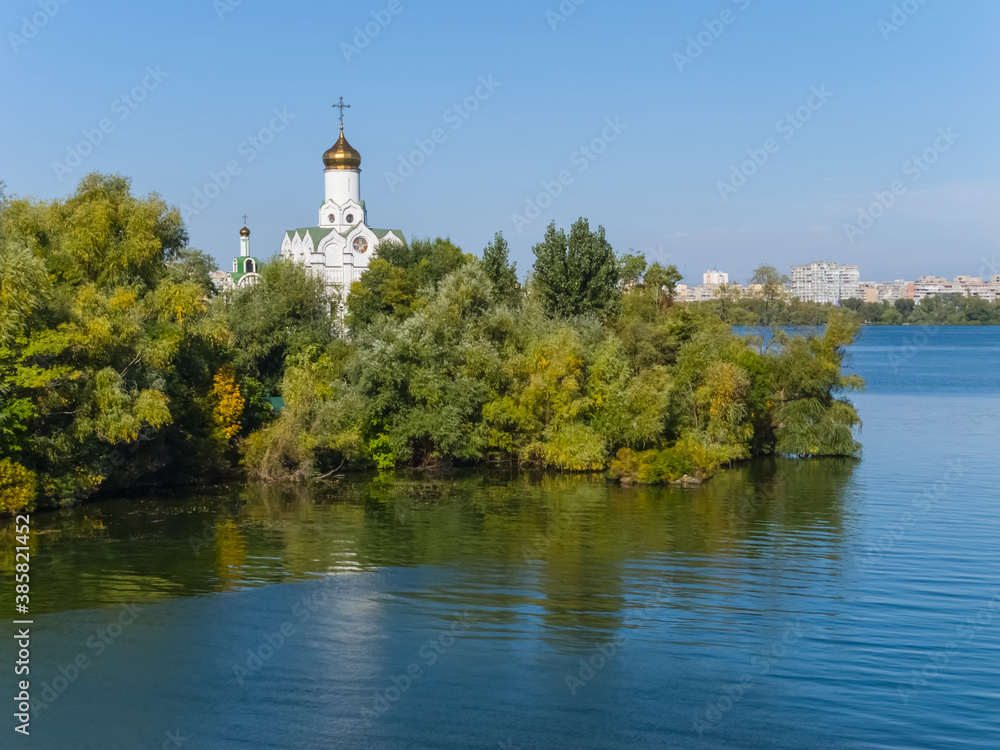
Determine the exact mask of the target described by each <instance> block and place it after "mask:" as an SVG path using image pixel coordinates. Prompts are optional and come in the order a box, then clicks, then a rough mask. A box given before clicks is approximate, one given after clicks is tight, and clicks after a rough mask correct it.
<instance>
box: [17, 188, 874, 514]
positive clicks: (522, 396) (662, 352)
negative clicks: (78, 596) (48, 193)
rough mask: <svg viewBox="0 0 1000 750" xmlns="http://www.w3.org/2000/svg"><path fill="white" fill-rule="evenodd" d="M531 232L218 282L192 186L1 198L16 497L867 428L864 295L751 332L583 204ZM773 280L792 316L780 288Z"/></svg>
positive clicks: (622, 467) (266, 270) (790, 446)
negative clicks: (801, 319) (590, 216)
mask: <svg viewBox="0 0 1000 750" xmlns="http://www.w3.org/2000/svg"><path fill="white" fill-rule="evenodd" d="M533 250H534V256H535V261H534V265H533V267H532V269H531V271H530V273H529V274H528V275H527V280H526V282H524V283H521V281H520V280H519V275H518V273H517V270H516V268H515V267H514V266H513V264H511V263H510V260H509V257H508V249H507V243H506V241H505V240H504V238H503V236H502V235H500V234H497V235H496V236H495V237H494V239H493V240H492V241H491V242H490V243H489V244H488V245H487V246H486V248H485V250H484V252H483V254H482V257H481V258H480V257H476V256H473V255H470V254H467V253H465V252H463V251H462V250H461V249H460V248H458V247H456V246H455V245H454V244H453V243H452V242H450V241H449V240H447V239H434V240H430V239H427V240H419V239H418V240H413V241H411V242H409V243H388V244H384V245H383V246H381V247H380V248H379V257H378V258H376V259H374V260H373V262H372V264H371V267H370V270H369V271H367V272H366V273H365V274H364V276H363V277H362V278H361V280H360V281H359V282H357V283H355V284H354V285H353V286H352V288H350V289H349V290H343V294H344V297H345V299H343V300H342V299H340V297H339V295H338V294H335V293H333V292H331V291H330V289H328V288H327V286H326V285H325V283H324V282H323V281H322V280H320V279H318V278H317V277H315V276H313V275H311V274H310V273H309V272H308V271H307V270H306V269H304V268H303V267H301V266H299V265H296V264H294V263H291V262H288V261H283V260H280V259H273V260H270V261H267V262H266V263H264V264H262V265H261V268H260V271H259V272H260V282H259V283H258V284H257V285H255V286H252V287H249V288H247V289H241V290H233V291H230V292H225V293H218V292H217V291H216V290H215V288H214V287H213V285H212V283H211V281H210V272H211V271H212V269H213V267H214V262H213V261H212V260H211V258H210V257H208V256H207V255H206V254H204V253H202V252H200V251H197V250H194V249H191V248H189V247H188V237H187V233H186V231H185V228H184V225H183V222H182V220H181V217H180V214H179V212H178V210H177V209H176V208H172V207H170V206H168V205H166V204H165V203H164V201H163V200H162V199H161V198H160V197H159V196H158V195H156V194H152V195H149V196H146V197H137V196H134V195H133V194H132V191H131V186H130V182H129V180H128V179H126V178H124V177H121V176H108V175H100V174H92V175H89V176H87V177H86V178H84V179H83V180H82V181H81V183H80V184H79V186H78V187H77V189H76V191H75V192H74V193H73V194H72V195H71V196H69V197H68V198H67V199H65V200H53V201H37V200H32V199H24V198H4V199H3V200H2V202H0V491H2V501H0V512H4V513H12V512H17V511H19V510H20V509H22V508H44V507H57V506H61V505H68V504H72V503H76V502H79V501H81V500H84V499H86V498H89V497H92V496H94V495H95V494H98V493H101V492H118V491H122V490H124V489H129V488H143V487H151V486H157V485H160V484H164V483H176V482H201V481H217V480H221V479H226V478H249V479H252V480H258V481H268V482H278V481H304V480H311V479H315V478H317V477H323V476H327V475H329V474H331V473H333V472H337V471H341V470H346V469H358V470H381V471H389V470H394V469H401V468H407V467H413V468H431V467H440V466H446V465H468V466H486V465H508V466H517V467H521V468H524V469H533V470H551V471H565V472H607V473H608V475H609V476H611V477H613V478H616V479H618V480H620V481H622V482H625V483H630V482H640V483H658V482H678V481H700V480H702V479H705V478H707V477H709V476H711V475H712V474H713V473H715V472H717V471H718V470H719V469H720V468H721V467H724V466H726V465H729V464H732V463H733V462H736V461H741V460H744V459H749V458H752V457H756V456H768V455H776V454H781V455H789V456H803V457H804V456H830V455H836V456H849V455H854V454H856V453H857V452H858V451H859V450H860V446H859V444H858V442H857V441H856V439H855V429H856V428H857V427H858V426H859V424H860V420H859V417H858V414H857V412H856V410H855V408H854V406H853V405H852V404H851V402H850V401H849V400H848V399H847V398H846V397H845V395H844V394H845V392H847V391H849V390H851V389H858V388H861V387H863V383H862V382H861V381H860V379H859V378H857V377H856V376H850V375H845V374H844V373H843V371H842V363H843V358H844V352H845V348H846V347H847V346H848V345H849V344H850V343H851V342H852V340H853V339H854V337H855V335H856V333H857V330H858V318H857V316H856V315H854V314H853V313H852V312H851V311H849V310H845V309H826V310H825V311H824V312H825V315H824V319H823V321H822V322H823V323H825V324H826V325H825V328H824V330H823V332H822V334H819V335H814V336H809V337H801V336H796V337H790V336H788V335H786V334H784V333H783V332H782V331H781V330H780V329H777V328H776V329H774V331H773V335H771V336H769V337H767V338H766V339H763V338H756V339H755V338H753V337H740V336H738V335H737V334H736V333H734V331H733V324H734V323H738V322H739V321H737V320H734V315H733V309H734V308H733V307H732V306H730V307H728V308H727V307H726V306H725V303H724V302H722V303H721V304H720V305H716V304H714V303H708V304H701V305H692V304H675V293H676V286H677V283H678V282H679V281H680V275H679V274H678V272H677V269H676V268H674V267H672V266H670V267H664V266H662V265H660V264H658V263H653V264H651V265H647V262H646V260H645V259H644V258H642V257H641V256H640V255H636V254H634V253H626V254H623V255H621V256H619V255H616V253H615V252H614V250H613V248H612V247H611V245H610V244H609V242H608V240H607V239H606V237H605V233H604V230H603V228H600V227H599V228H597V229H594V228H592V227H591V226H590V224H589V223H588V221H587V220H585V219H580V220H579V221H577V222H576V223H574V224H573V226H572V227H571V228H570V229H569V231H568V232H566V231H564V230H561V229H558V228H556V227H555V226H554V225H553V226H550V227H549V228H548V229H547V230H546V232H545V234H544V236H543V237H542V238H541V240H540V242H539V243H538V244H537V245H535V247H534V248H533ZM759 304H762V305H764V308H765V314H766V316H767V323H766V324H768V325H775V324H780V323H782V322H784V321H783V320H782V319H781V316H780V315H779V311H780V309H781V306H782V305H786V304H787V303H785V302H784V301H781V300H777V299H772V300H770V301H768V300H767V299H763V298H762V300H761V301H760V303H759ZM720 307H721V309H720ZM342 310H343V311H344V314H343V315H341V311H342ZM279 398H280V402H279V401H278V399H279ZM275 403H280V405H281V408H279V409H276V408H275V406H274V405H275Z"/></svg>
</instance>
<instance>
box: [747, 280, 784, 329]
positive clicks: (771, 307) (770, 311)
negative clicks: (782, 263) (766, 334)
mask: <svg viewBox="0 0 1000 750" xmlns="http://www.w3.org/2000/svg"><path fill="white" fill-rule="evenodd" d="M788 281H789V280H788V277H787V276H785V275H784V274H783V273H781V272H780V271H779V270H778V269H777V268H775V267H774V266H767V265H763V266H757V268H756V269H754V272H753V276H752V277H751V278H750V286H751V287H756V289H754V291H753V296H754V297H755V298H756V299H757V300H759V302H760V304H761V313H760V318H761V320H760V324H761V325H762V326H764V327H765V328H770V327H771V325H772V324H773V323H774V317H775V315H776V314H777V312H778V309H779V307H780V306H781V304H782V302H783V301H784V300H785V298H786V296H787V292H786V290H785V285H786V284H787V283H788Z"/></svg>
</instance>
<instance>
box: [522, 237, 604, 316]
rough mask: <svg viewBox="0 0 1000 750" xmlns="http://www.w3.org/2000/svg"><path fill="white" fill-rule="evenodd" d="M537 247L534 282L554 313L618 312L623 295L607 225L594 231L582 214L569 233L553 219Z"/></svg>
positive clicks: (557, 314) (547, 306)
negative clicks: (607, 235)
mask: <svg viewBox="0 0 1000 750" xmlns="http://www.w3.org/2000/svg"><path fill="white" fill-rule="evenodd" d="M533 251H534V253H535V264H534V274H533V282H534V284H535V288H536V289H537V291H538V294H539V296H540V298H541V300H542V304H543V306H544V308H545V310H546V311H547V312H548V313H549V314H550V315H552V316H553V317H569V316H574V315H583V314H586V313H596V314H597V315H599V316H601V317H607V316H610V315H615V314H617V313H618V311H619V310H620V308H621V296H622V292H621V289H620V287H619V283H618V282H619V278H620V277H619V269H618V261H617V258H616V257H615V253H614V250H613V249H612V248H611V245H610V244H609V243H608V241H607V239H606V238H605V234H604V227H599V228H598V230H597V231H596V232H592V231H591V230H590V224H589V222H588V221H587V220H586V219H582V218H581V219H579V220H578V221H577V222H576V223H575V224H573V226H572V228H571V229H570V233H569V235H568V236H567V235H566V233H565V232H564V231H563V230H561V229H559V230H557V229H556V225H555V223H552V224H550V225H549V228H548V229H547V230H546V232H545V239H544V240H543V241H542V242H541V243H539V244H538V245H535V247H534V248H533Z"/></svg>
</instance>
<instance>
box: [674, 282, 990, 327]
mask: <svg viewBox="0 0 1000 750" xmlns="http://www.w3.org/2000/svg"><path fill="white" fill-rule="evenodd" d="M692 304H694V305H698V306H705V307H709V308H711V309H713V310H715V312H716V313H717V314H718V315H719V317H721V318H722V319H723V320H725V321H726V322H727V323H731V324H732V325H736V326H763V325H769V324H770V325H779V326H819V325H824V324H825V323H826V319H827V316H828V315H829V314H830V308H831V305H823V304H819V303H818V302H803V301H802V300H800V299H797V298H790V297H789V296H788V294H787V292H785V293H783V294H780V295H778V296H777V297H773V296H770V295H766V294H762V293H761V292H759V291H755V292H754V293H752V294H749V295H747V294H746V293H745V292H744V290H741V289H740V288H739V287H738V286H733V285H727V284H723V285H722V286H720V287H719V289H718V292H717V294H716V298H715V299H713V300H710V301H706V302H695V303H692ZM842 307H843V308H844V309H845V310H849V311H851V312H852V313H853V314H854V315H855V316H856V317H857V320H858V322H859V323H861V324H862V325H919V326H927V325H949V326H967V325H971V326H977V325H1000V300H997V301H996V302H992V303H990V302H987V301H986V300H983V299H980V298H978V297H965V296H963V295H960V294H942V295H936V296H933V297H925V298H924V299H922V300H921V301H920V302H919V303H917V302H914V300H912V299H899V300H896V301H895V302H893V303H889V302H864V301H862V300H860V299H857V298H851V299H846V300H844V301H843V304H842Z"/></svg>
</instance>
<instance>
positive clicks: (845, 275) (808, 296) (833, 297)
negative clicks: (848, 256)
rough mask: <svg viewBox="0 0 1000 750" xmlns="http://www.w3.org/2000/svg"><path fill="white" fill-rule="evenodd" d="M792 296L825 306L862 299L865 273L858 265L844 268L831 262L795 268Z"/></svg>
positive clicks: (818, 262)
mask: <svg viewBox="0 0 1000 750" xmlns="http://www.w3.org/2000/svg"><path fill="white" fill-rule="evenodd" d="M792 296H793V297H798V298H799V299H801V300H803V301H805V302H820V303H822V304H835V303H838V302H840V301H841V300H845V299H850V298H851V297H858V298H860V297H861V274H860V272H859V271H858V267H857V266H842V265H840V264H839V263H834V262H831V261H816V262H814V263H810V264H809V265H807V266H792Z"/></svg>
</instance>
